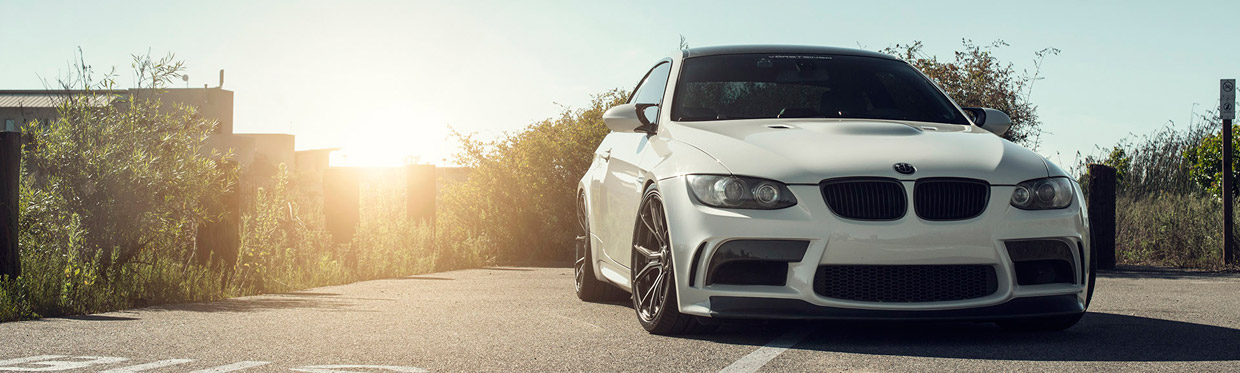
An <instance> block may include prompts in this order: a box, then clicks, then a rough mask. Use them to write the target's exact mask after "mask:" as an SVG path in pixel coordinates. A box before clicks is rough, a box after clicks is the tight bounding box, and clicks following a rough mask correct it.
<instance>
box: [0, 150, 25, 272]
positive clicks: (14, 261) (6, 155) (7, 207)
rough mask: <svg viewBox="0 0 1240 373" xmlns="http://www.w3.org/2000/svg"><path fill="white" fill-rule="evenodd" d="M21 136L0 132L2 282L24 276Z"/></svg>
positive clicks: (0, 259)
mask: <svg viewBox="0 0 1240 373" xmlns="http://www.w3.org/2000/svg"><path fill="white" fill-rule="evenodd" d="M21 149H22V145H21V133H20V132H10V131H6V129H5V128H0V278H2V277H4V276H8V277H9V278H16V277H17V276H20V275H21V270H22V266H21V255H20V253H19V252H18V251H17V250H18V248H17V193H18V192H17V191H18V188H19V187H18V178H20V177H21V171H20V168H21V156H22V150H21Z"/></svg>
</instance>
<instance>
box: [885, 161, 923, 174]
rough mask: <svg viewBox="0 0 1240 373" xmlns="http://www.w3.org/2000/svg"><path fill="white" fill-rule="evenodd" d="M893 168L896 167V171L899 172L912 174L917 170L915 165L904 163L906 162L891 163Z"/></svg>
mask: <svg viewBox="0 0 1240 373" xmlns="http://www.w3.org/2000/svg"><path fill="white" fill-rule="evenodd" d="M891 168H894V169H895V170H896V172H899V173H902V174H905V175H912V174H913V173H914V172H917V169H916V168H913V165H911V164H908V163H904V162H900V163H896V164H894V165H891Z"/></svg>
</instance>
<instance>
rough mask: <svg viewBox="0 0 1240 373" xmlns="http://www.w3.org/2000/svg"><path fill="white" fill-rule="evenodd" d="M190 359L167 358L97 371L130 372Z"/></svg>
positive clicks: (189, 360) (179, 362) (180, 362)
mask: <svg viewBox="0 0 1240 373" xmlns="http://www.w3.org/2000/svg"><path fill="white" fill-rule="evenodd" d="M191 361H194V360H192V359H168V360H160V361H155V362H150V363H146V364H138V365H132V366H127V367H120V368H116V369H108V370H105V371H102V372H99V373H132V372H141V371H144V370H151V369H156V368H163V367H167V366H173V365H178V364H185V363H188V362H191Z"/></svg>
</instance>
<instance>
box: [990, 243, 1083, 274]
mask: <svg viewBox="0 0 1240 373" xmlns="http://www.w3.org/2000/svg"><path fill="white" fill-rule="evenodd" d="M1004 245H1005V246H1007V251H1008V256H1009V257H1011V258H1012V265H1013V267H1015V269H1016V284H1017V285H1042V284H1058V283H1063V284H1075V283H1076V282H1077V281H1076V271H1074V268H1076V258H1074V257H1073V256H1072V249H1071V248H1069V247H1068V244H1067V243H1065V242H1063V241H1060V240H1026V241H1008V242H1006V243H1004Z"/></svg>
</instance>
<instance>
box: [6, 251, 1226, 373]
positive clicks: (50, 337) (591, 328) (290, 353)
mask: <svg viewBox="0 0 1240 373" xmlns="http://www.w3.org/2000/svg"><path fill="white" fill-rule="evenodd" d="M513 370H515V371H639V370H640V371H654V370H658V371H721V370H726V371H732V372H746V371H755V370H757V371H798V372H799V371H1067V370H1072V371H1085V370H1088V371H1153V370H1157V371H1167V370H1171V371H1238V370H1240V275H1237V274H1218V273H1192V272H1180V271H1147V270H1130V271H1112V272H1106V273H1104V274H1103V275H1102V276H1101V277H1100V278H1099V280H1098V288H1097V292H1096V293H1095V298H1094V304H1093V305H1092V306H1091V308H1090V313H1089V314H1088V315H1086V316H1085V318H1084V319H1083V320H1082V321H1081V323H1080V324H1078V325H1077V326H1076V327H1074V328H1072V329H1069V330H1067V331H1064V332H1055V333H1015V332H1007V331H1003V330H1000V329H999V328H997V327H995V326H993V325H991V324H981V323H935V324H917V323H913V324H908V323H899V324H896V323H838V322H835V323H833V322H774V323H767V322H740V323H728V324H724V325H723V327H722V328H720V329H719V330H718V331H716V332H713V333H709V334H703V335H692V336H685V337H663V336H653V335H649V334H647V333H646V332H645V331H644V330H642V328H641V327H640V326H639V325H638V324H637V321H636V320H635V316H634V313H633V310H632V308H630V307H629V306H628V305H627V304H625V303H624V302H616V303H586V302H581V301H579V300H577V298H576V297H575V296H574V294H573V285H572V270H571V269H569V268H487V269H471V270H461V271H452V272H444V273H435V274H428V275H421V276H410V277H404V278H397V279H388V280H377V281H367V282H360V283H355V284H349V285H341V286H329V287H322V288H316V289H310V290H306V291H302V292H297V293H290V294H271V295H262V296H253V297H243V298H236V299H230V300H225V301H220V302H213V303H198V304H182V305H168V306H157V307H148V308H142V309H135V310H128V311H120V312H110V313H104V314H97V315H90V316H82V317H72V318H49V319H43V320H34V321H22V322H11V323H4V324H0V371H75V372H76V371H110V372H139V371H142V372H146V371H149V372H185V371H203V372H227V371H239V372H262V371H282V372H289V371H300V372H419V371H432V372H435V371H513Z"/></svg>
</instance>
